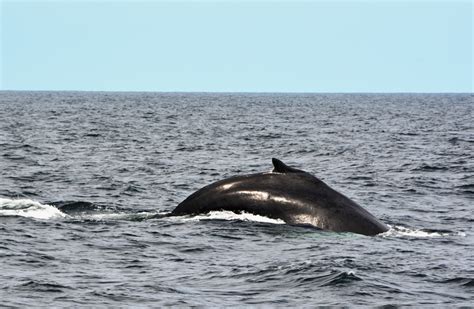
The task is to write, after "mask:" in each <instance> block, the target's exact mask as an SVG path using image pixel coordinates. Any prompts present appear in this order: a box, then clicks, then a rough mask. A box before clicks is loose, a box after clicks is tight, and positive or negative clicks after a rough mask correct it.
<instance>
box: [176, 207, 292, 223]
mask: <svg viewBox="0 0 474 309" xmlns="http://www.w3.org/2000/svg"><path fill="white" fill-rule="evenodd" d="M170 218H178V219H179V220H182V221H201V220H226V221H233V220H239V221H253V222H262V223H272V224H286V223H285V221H283V220H280V219H272V218H268V217H264V216H259V215H254V214H251V213H247V212H242V213H240V214H236V213H234V212H232V211H227V210H222V211H211V212H209V213H207V214H202V215H197V216H192V217H170Z"/></svg>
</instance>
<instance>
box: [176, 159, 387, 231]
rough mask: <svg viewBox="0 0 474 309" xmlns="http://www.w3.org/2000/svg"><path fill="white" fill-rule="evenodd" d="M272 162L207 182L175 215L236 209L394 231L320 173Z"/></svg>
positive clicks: (290, 220) (304, 222)
mask: <svg viewBox="0 0 474 309" xmlns="http://www.w3.org/2000/svg"><path fill="white" fill-rule="evenodd" d="M272 163H273V170H272V171H271V172H264V173H257V174H249V175H240V176H233V177H230V178H227V179H224V180H220V181H217V182H214V183H212V184H209V185H207V186H205V187H203V188H202V189H200V190H198V191H196V192H194V193H193V194H191V195H190V196H188V197H187V198H186V199H185V200H184V201H182V202H181V203H180V204H178V206H177V207H176V208H175V209H174V210H173V211H172V212H171V214H170V215H172V216H182V215H198V214H205V213H209V212H211V211H231V212H234V213H236V214H241V213H250V214H254V215H259V216H265V217H268V218H272V219H279V220H283V221H284V222H285V223H287V224H290V225H298V226H299V225H301V226H310V227H315V228H317V229H321V230H327V231H333V232H350V233H356V234H362V235H367V236H374V235H377V234H380V233H383V232H386V231H388V227H387V225H385V224H384V223H383V222H381V221H379V220H378V219H377V218H376V217H374V216H373V215H372V214H371V213H369V212H368V211H367V210H365V209H364V208H362V207H361V206H359V205H358V204H357V203H356V202H354V201H353V200H351V199H350V198H348V197H346V196H345V195H343V194H342V193H339V192H338V191H336V190H334V189H332V188H331V187H329V186H328V185H327V184H326V183H324V182H323V181H322V180H320V179H319V178H317V177H315V176H313V175H311V174H310V173H308V172H305V171H303V170H300V169H297V168H294V167H290V166H288V165H286V164H285V163H283V162H282V161H281V160H278V159H276V158H273V159H272Z"/></svg>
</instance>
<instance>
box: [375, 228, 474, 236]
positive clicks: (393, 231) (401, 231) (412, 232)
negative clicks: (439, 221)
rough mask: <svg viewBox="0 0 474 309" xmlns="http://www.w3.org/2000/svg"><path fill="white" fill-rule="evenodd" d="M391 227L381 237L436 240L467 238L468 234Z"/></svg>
mask: <svg viewBox="0 0 474 309" xmlns="http://www.w3.org/2000/svg"><path fill="white" fill-rule="evenodd" d="M388 226H389V230H388V231H387V232H385V233H382V234H380V235H379V236H381V237H413V238H435V237H445V236H461V237H465V236H466V234H465V233H463V232H457V233H456V232H452V231H446V230H439V231H438V230H425V229H412V228H407V227H404V226H399V225H395V226H391V225H388Z"/></svg>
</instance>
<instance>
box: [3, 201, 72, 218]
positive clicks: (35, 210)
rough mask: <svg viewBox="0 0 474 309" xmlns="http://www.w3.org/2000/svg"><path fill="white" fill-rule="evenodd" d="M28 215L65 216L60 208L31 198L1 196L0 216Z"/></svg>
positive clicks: (43, 216)
mask: <svg viewBox="0 0 474 309" xmlns="http://www.w3.org/2000/svg"><path fill="white" fill-rule="evenodd" d="M12 216H15V217H27V218H35V219H53V218H65V217H67V216H68V215H66V214H65V213H63V212H62V211H60V210H59V209H58V208H56V207H54V206H51V205H48V204H41V203H39V202H37V201H33V200H30V199H7V198H0V217H12Z"/></svg>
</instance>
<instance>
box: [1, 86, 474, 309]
mask: <svg viewBox="0 0 474 309" xmlns="http://www.w3.org/2000/svg"><path fill="white" fill-rule="evenodd" d="M473 100H474V95H472V94H225V93H222V94H209V93H113V92H12V91H3V92H0V265H1V266H0V300H1V304H0V306H6V307H23V308H25V307H36V308H38V307H44V308H49V307H51V306H54V307H74V306H75V307H80V306H86V307H92V308H94V307H116V306H121V307H133V308H136V307H159V306H181V307H187V306H203V307H209V306H213V307H227V306H233V307H240V306H250V307H253V306H257V307H258V306H269V307H315V306H319V305H320V306H326V305H328V306H331V305H336V306H351V307H352V306H355V307H356V306H361V307H365V306H403V305H413V306H416V307H419V306H425V307H433V306H441V307H451V306H473V305H474V253H473V252H474V231H473V224H474V216H473V213H474V212H473V210H474V207H473V206H474V113H473V108H474V103H473ZM272 157H275V158H279V159H281V160H283V161H284V162H285V163H287V164H289V165H290V166H293V167H296V168H299V169H303V170H305V171H308V172H310V173H312V174H314V175H315V176H317V177H319V178H321V179H322V180H324V181H325V182H326V183H327V184H328V185H330V186H331V187H333V188H335V189H336V190H338V191H340V192H341V193H343V194H345V195H347V196H349V197H350V198H351V199H353V200H354V201H356V202H357V203H359V204H360V205H361V206H363V207H364V208H365V209H367V210H369V211H370V212H371V213H372V214H374V215H375V216H376V217H378V218H380V219H381V220H382V221H383V222H385V223H386V224H388V225H389V226H390V230H389V231H388V232H386V233H384V234H381V235H378V236H375V237H367V236H362V235H357V234H352V233H335V232H327V231H317V230H314V229H310V228H304V227H296V226H289V225H286V224H284V223H283V222H281V221H279V220H273V219H269V218H265V217H259V216H254V215H251V214H246V213H244V214H240V215H236V214H233V213H230V212H213V213H210V214H207V215H200V216H194V217H165V218H160V217H159V214H164V213H167V212H170V211H171V210H172V209H173V208H174V207H176V206H177V205H178V204H179V203H180V202H181V201H182V200H184V199H185V198H186V197H187V196H188V195H190V194H191V193H193V192H194V191H196V190H198V189H199V188H201V187H203V186H205V185H207V184H210V183H212V182H214V181H217V180H221V179H224V178H226V177H229V176H234V175H243V174H250V173H257V172H264V171H270V170H271V169H272V165H271V158H272ZM157 215H158V216H157Z"/></svg>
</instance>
